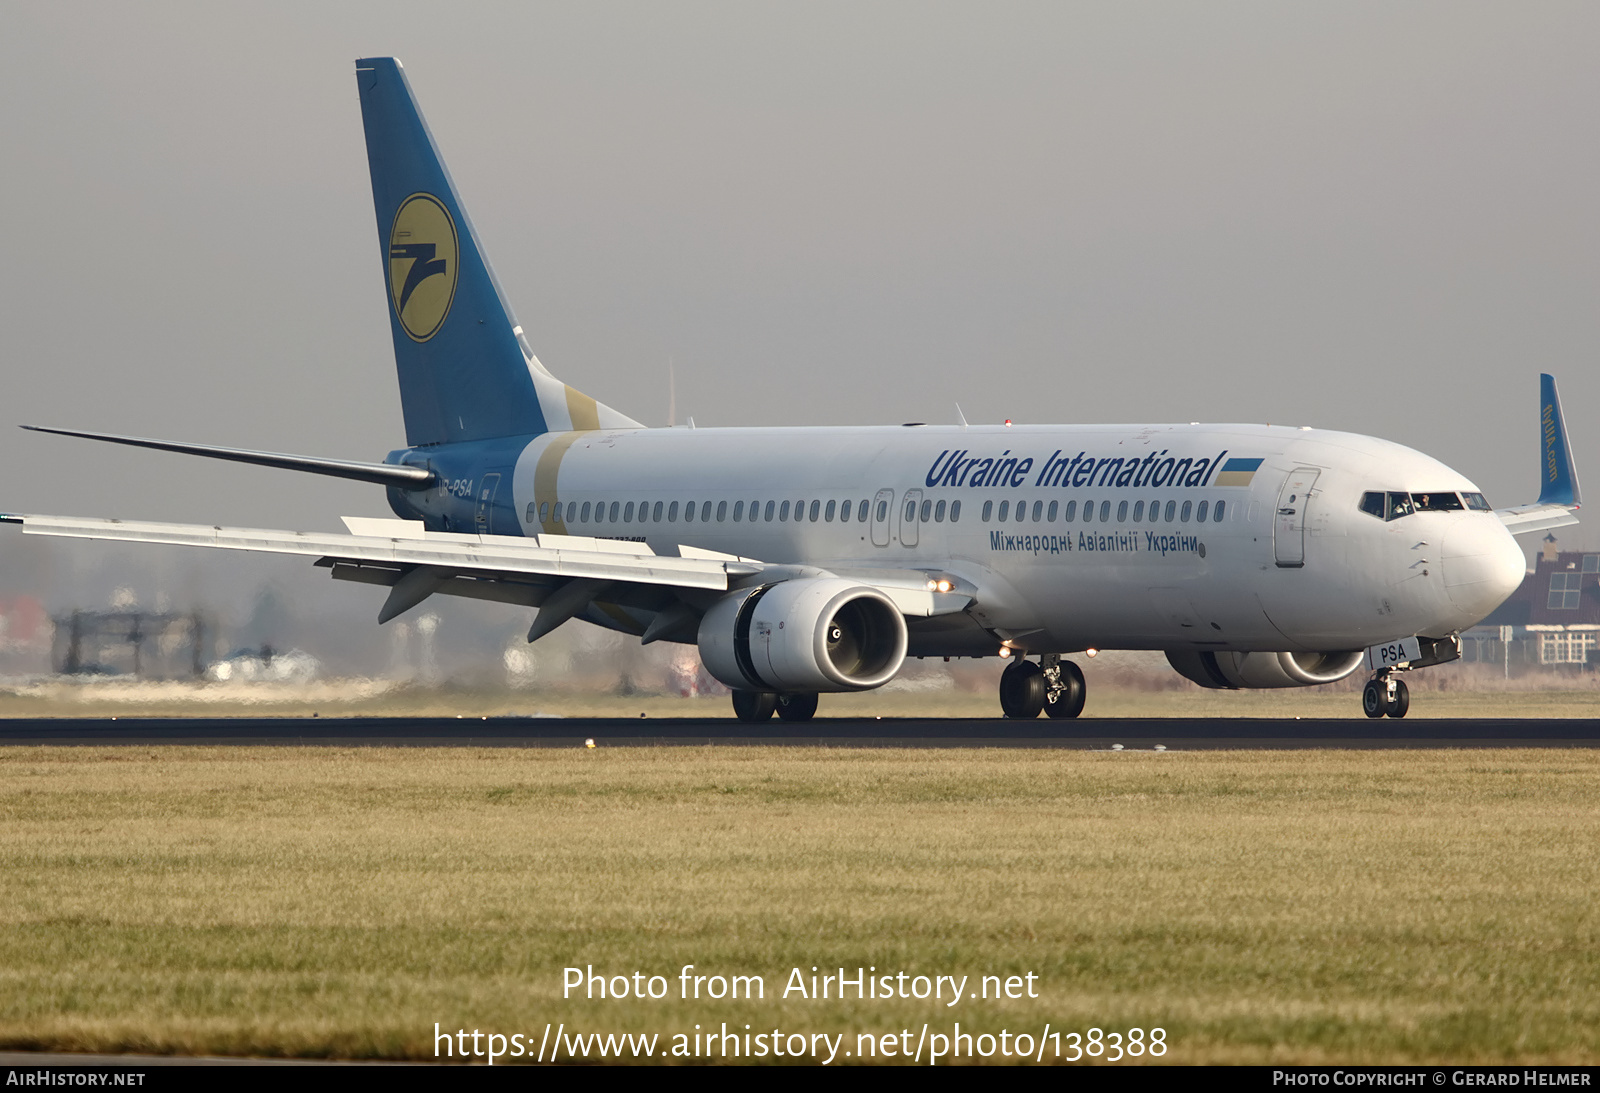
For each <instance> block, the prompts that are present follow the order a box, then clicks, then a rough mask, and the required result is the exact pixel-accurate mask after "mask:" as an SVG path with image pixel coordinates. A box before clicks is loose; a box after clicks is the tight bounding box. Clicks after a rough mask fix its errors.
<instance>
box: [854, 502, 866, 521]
mask: <svg viewBox="0 0 1600 1093" xmlns="http://www.w3.org/2000/svg"><path fill="white" fill-rule="evenodd" d="M856 519H857V520H859V521H860V522H861V523H863V524H864V523H866V522H867V499H866V498H865V497H863V498H862V499H861V504H859V505H857V506H856Z"/></svg>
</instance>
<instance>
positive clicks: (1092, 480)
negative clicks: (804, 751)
mask: <svg viewBox="0 0 1600 1093" xmlns="http://www.w3.org/2000/svg"><path fill="white" fill-rule="evenodd" d="M356 77H357V83H358V86H359V90H360V97H361V109H362V118H363V123H364V128H365V134H366V143H367V155H368V162H369V166H370V171H371V179H372V193H373V201H374V208H375V211H376V217H377V227H378V245H379V252H380V253H379V256H380V259H381V261H382V263H383V269H384V276H385V283H386V285H387V288H388V297H389V320H390V326H391V333H392V335H393V341H394V350H395V363H396V367H397V370H398V374H399V384H400V395H401V404H402V409H403V414H404V419H405V439H406V446H405V447H403V448H400V449H397V450H395V451H392V452H390V453H389V454H388V455H387V456H386V457H385V458H384V459H383V461H382V462H362V461H355V460H344V459H327V458H319V457H314V456H300V455H288V454H282V453H276V452H266V451H253V450H244V449H234V448H223V447H216V446H212V445H202V444H190V443H180V442H172V441H161V440H151V439H147V438H142V437H133V436H123V435H118V434H107V433H96V432H86V431H83V430H71V429H54V428H40V427H34V426H25V428H36V429H37V430H38V431H41V432H49V433H58V434H62V435H66V436H74V437H84V438H89V439H94V440H101V441H108V442H111V443H116V444H125V445H133V446H137V447H143V448H154V449H157V450H162V451H169V452H179V453H185V454H190V455H198V456H203V457H208V458H215V459H226V460H234V461H238V462H243V463H251V464H256V465H261V466H267V467H276V468H281V469H286V470H297V471H302V472H308V473H313V474H322V475H332V476H335V477H340V478H347V479H352V480H355V481H358V482H366V483H371V484H375V485H380V486H382V487H384V489H385V490H386V491H387V498H388V502H389V506H390V508H391V509H392V510H393V512H394V515H395V517H396V518H395V519H369V518H354V517H347V518H345V524H346V526H347V533H325V532H306V531H275V530H262V529H249V528H224V527H211V526H196V525H182V524H157V523H139V522H131V521H123V520H109V519H90V518H82V517H61V516H40V515H26V514H6V515H0V520H3V521H4V522H9V523H15V524H20V525H22V529H23V531H24V532H25V533H28V534H44V535H58V536H69V537H76V538H87V539H105V540H121V541H129V542H146V543H165V544H174V545H189V546H202V547H211V548H220V549H231V550H249V551H264V552H270V553H281V554H298V555H304V556H307V557H312V558H315V559H316V562H315V565H317V566H319V567H322V568H325V569H327V570H328V571H329V573H330V575H331V576H332V577H333V578H334V579H336V580H342V581H353V582H356V583H361V584H372V585H378V586H380V587H384V588H387V590H388V593H387V598H386V599H385V600H384V603H383V605H382V608H381V609H380V611H379V613H378V621H379V623H380V624H381V623H384V622H387V621H389V620H391V619H393V618H396V617H397V616H399V615H401V614H403V613H405V612H406V611H409V610H411V609H413V608H415V607H416V606H417V605H419V604H420V603H422V602H423V601H424V600H426V599H428V598H429V597H430V596H433V595H446V596H465V597H470V598H476V599H483V600H493V601H498V602H502V603H508V604H514V605H520V606H522V607H525V608H533V609H535V614H534V617H533V620H532V625H531V627H530V628H529V631H528V640H529V641H530V642H531V641H536V640H538V639H539V638H541V637H543V636H544V635H546V634H548V633H550V632H551V631H552V630H554V629H555V628H556V627H558V626H560V625H562V624H563V623H565V622H567V621H568V620H570V619H574V618H581V619H585V620H587V621H589V622H591V623H595V624H597V625H599V626H603V627H607V628H610V629H612V630H617V631H621V632H623V633H626V634H632V635H635V636H637V637H639V638H640V639H641V640H642V641H643V642H646V643H649V642H654V641H673V642H683V643H692V644H695V645H696V646H698V649H699V652H700V656H701V658H702V661H703V662H704V664H705V667H706V668H707V670H708V671H709V672H710V673H711V674H712V675H713V676H715V677H716V678H717V679H719V680H721V681H722V682H723V683H725V684H727V685H728V686H729V687H730V688H731V689H732V690H733V707H734V711H735V713H736V714H737V716H738V717H739V718H741V719H742V720H744V721H748V722H753V723H760V722H764V721H766V720H768V719H769V718H771V717H772V716H773V715H774V714H777V716H778V717H779V718H781V719H783V720H787V721H805V720H808V719H810V718H811V717H812V716H813V715H814V714H815V712H816V709H817V696H818V695H819V694H823V693H830V692H847V691H864V690H869V689H872V688H875V687H879V686H882V685H883V684H885V683H887V682H888V681H889V680H891V679H893V678H894V677H895V675H896V673H897V672H899V670H900V668H901V666H902V665H903V664H904V662H905V661H906V659H907V658H908V657H930V656H938V657H945V658H950V657H990V656H999V657H1003V658H1008V659H1009V660H1010V664H1009V665H1008V666H1007V667H1006V669H1005V670H1004V672H1002V674H1001V678H1000V685H999V691H1000V694H999V698H1000V706H1001V710H1002V712H1003V713H1004V715H1005V716H1006V717H1009V718H1020V719H1028V718H1036V717H1038V716H1039V715H1040V714H1041V712H1042V713H1044V714H1046V715H1048V716H1050V717H1054V718H1073V717H1077V716H1078V715H1079V714H1080V713H1081V712H1082V710H1083V707H1084V698H1085V686H1084V677H1083V673H1082V670H1081V669H1080V668H1079V666H1078V665H1077V664H1076V663H1075V662H1074V661H1072V660H1070V659H1067V658H1068V657H1069V656H1071V655H1073V654H1077V653H1086V654H1088V655H1090V656H1093V655H1094V654H1095V652H1096V651H1097V650H1101V649H1144V650H1161V651H1163V652H1164V653H1165V654H1166V657H1167V660H1168V662H1169V663H1170V664H1171V666H1172V667H1173V668H1174V669H1176V670H1177V671H1178V672H1179V673H1181V674H1182V675H1183V676H1185V677H1187V678H1188V679H1190V680H1192V681H1194V682H1195V683H1197V684H1199V685H1200V686H1202V687H1207V688H1229V689H1238V688H1271V687H1308V686H1316V685H1319V684H1326V683H1331V682H1334V681H1336V680H1341V679H1344V678H1346V677H1347V676H1350V675H1351V674H1353V673H1355V672H1357V671H1359V670H1364V671H1366V672H1367V673H1368V680H1367V682H1366V685H1365V687H1364V688H1363V691H1362V707H1363V711H1364V712H1365V713H1366V715H1367V716H1369V717H1374V718H1377V717H1383V716H1388V717H1391V718H1399V717H1404V716H1405V715H1406V712H1407V710H1408V709H1409V706H1410V698H1409V693H1408V691H1407V688H1406V685H1405V682H1404V680H1403V678H1401V677H1402V675H1403V674H1404V673H1406V672H1409V671H1413V670H1416V669H1421V668H1426V667H1430V666H1434V665H1438V664H1443V663H1446V662H1449V661H1452V660H1455V659H1457V658H1458V657H1459V656H1460V632H1461V631H1462V630H1463V629H1465V628H1467V627H1469V626H1472V625H1473V624H1475V623H1476V622H1478V621H1479V620H1480V619H1482V618H1483V617H1484V616H1486V615H1487V614H1489V612H1490V611H1492V610H1493V609H1494V608H1495V607H1497V606H1498V605H1499V604H1500V603H1501V602H1502V601H1503V600H1504V599H1505V598H1506V597H1507V596H1509V595H1510V593H1511V592H1512V591H1513V590H1514V589H1515V588H1516V587H1517V586H1518V585H1519V584H1520V582H1521V581H1522V579H1523V575H1524V572H1525V568H1524V560H1523V555H1522V551H1521V549H1520V548H1519V547H1518V546H1517V543H1516V541H1515V539H1514V538H1513V535H1514V534H1522V533H1526V532H1535V531H1542V530H1545V529H1548V528H1553V527H1559V526H1563V525H1566V524H1571V523H1575V522H1576V520H1577V516H1576V513H1577V511H1578V510H1579V508H1580V507H1581V496H1580V492H1579V486H1578V477H1577V473H1576V471H1575V469H1574V465H1573V460H1572V456H1571V452H1570V449H1569V446H1568V443H1567V432H1566V424H1565V421H1564V418H1563V416H1562V412H1561V404H1560V400H1559V398H1558V396H1557V391H1556V385H1555V380H1554V379H1553V378H1552V377H1551V376H1549V375H1543V376H1541V379H1540V423H1539V429H1540V444H1541V457H1540V466H1539V473H1540V483H1541V485H1540V493H1539V498H1538V500H1537V501H1536V502H1534V503H1532V504H1528V505H1522V506H1517V507H1514V508H1508V509H1498V510H1496V509H1493V508H1491V506H1490V505H1489V503H1488V501H1487V500H1485V498H1484V496H1483V493H1482V492H1481V491H1480V490H1479V489H1478V487H1477V486H1476V485H1474V484H1473V483H1472V482H1471V481H1470V480H1469V479H1467V478H1466V477H1465V476H1463V475H1462V474H1460V473H1458V472H1456V471H1454V470H1452V469H1451V468H1449V467H1447V466H1445V465H1444V464H1443V463H1441V462H1439V461H1438V460H1435V459H1432V458H1430V457H1429V456H1427V455H1424V454H1422V453H1421V452H1417V451H1414V450H1412V449H1410V448H1406V447H1403V446H1401V445H1399V444H1396V443H1392V442H1390V441H1387V440H1380V439H1376V438H1373V437H1367V436H1358V435H1355V434H1351V433H1344V432H1333V431H1325V430H1319V429H1311V428H1286V427H1275V426H1267V425H1246V424H1224V425H1022V424H1019V425H1015V426H1013V425H1012V424H1011V423H1010V422H1007V423H1006V424H1004V425H969V424H968V423H967V422H966V420H965V419H964V417H963V418H961V420H960V421H959V423H958V424H954V425H929V424H924V423H918V422H913V423H908V424H905V425H891V426H874V427H849V428H845V427H806V428H715V429H711V428H665V429H662V428H646V427H645V426H643V425H641V424H640V423H639V422H637V421H635V420H633V419H632V418H630V417H628V416H626V415H625V414H623V413H621V412H620V411H618V410H615V409H613V408H611V407H610V406H607V405H605V404H603V403H600V402H598V401H596V400H595V399H593V398H591V397H589V396H588V395H585V394H583V393H581V392H580V391H578V390H577V389H575V388H573V387H571V386H569V385H567V384H566V383H564V382H562V381H561V380H560V379H557V378H556V377H555V376H553V375H552V374H551V373H550V372H549V371H548V370H547V369H546V368H545V367H544V365H542V364H541V363H540V362H539V360H538V358H537V357H536V356H535V355H534V352H533V348H532V346H531V344H530V342H529V339H528V337H527V335H526V333H525V332H524V330H523V328H522V327H521V325H519V324H518V322H517V319H516V316H515V314H514V313H513V311H512V309H511V306H510V304H509V302H508V301H507V300H506V297H505V294H504V292H503V291H502V290H501V288H500V284H499V282H498V281H497V280H496V278H495V275H494V272H493V270H492V268H491V267H490V265H489V261H488V259H487V257H486V256H485V253H484V249H483V245H482V243H481V241H480V240H479V237H478V233H477V231H476V230H475V229H474V227H473V225H472V221H471V220H470V219H469V218H468V216H467V212H466V209H465V207H464V206H463V205H462V203H461V199H460V196H459V195H458V193H457V190H456V186H455V183H454V181H453V180H452V179H451V176H450V173H449V171H448V170H447V169H446V167H445V164H444V161H443V159H442V158H441V156H440V154H439V150H438V148H437V146H436V144H435V142H434V139H433V135H432V133H431V131H430V130H429V128H428V126H427V123H426V121H425V120H424V119H423V116H422V113H421V111H420V109H419V108H418V106H417V102H416V99H415V97H414V95H413V93H412V90H411V86H410V82H409V81H408V79H407V77H406V74H405V71H404V70H403V68H402V67H401V65H400V63H399V61H397V60H395V59H393V58H386V57H377V58H368V59H364V60H359V61H357V62H356ZM957 416H958V417H960V416H961V415H960V413H959V409H958V411H957ZM468 419H470V420H468Z"/></svg>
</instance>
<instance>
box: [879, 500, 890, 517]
mask: <svg viewBox="0 0 1600 1093" xmlns="http://www.w3.org/2000/svg"><path fill="white" fill-rule="evenodd" d="M888 518H889V502H887V501H879V502H878V519H879V520H887V519H888Z"/></svg>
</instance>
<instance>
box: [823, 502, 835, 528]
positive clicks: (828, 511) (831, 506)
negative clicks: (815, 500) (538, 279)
mask: <svg viewBox="0 0 1600 1093" xmlns="http://www.w3.org/2000/svg"><path fill="white" fill-rule="evenodd" d="M838 504H839V502H837V501H829V502H828V507H827V508H825V509H823V510H822V518H823V519H824V520H826V521H827V522H828V523H830V524H831V523H833V514H834V511H835V507H836V506H837V505H838Z"/></svg>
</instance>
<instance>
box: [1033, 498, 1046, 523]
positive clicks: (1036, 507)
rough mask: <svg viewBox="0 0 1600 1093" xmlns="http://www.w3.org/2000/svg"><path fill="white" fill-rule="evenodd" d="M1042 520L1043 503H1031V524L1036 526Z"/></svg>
mask: <svg viewBox="0 0 1600 1093" xmlns="http://www.w3.org/2000/svg"><path fill="white" fill-rule="evenodd" d="M1043 518H1044V502H1043V501H1035V502H1034V503H1033V522H1034V523H1036V524H1037V523H1038V522H1039V521H1040V520H1041V519H1043Z"/></svg>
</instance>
